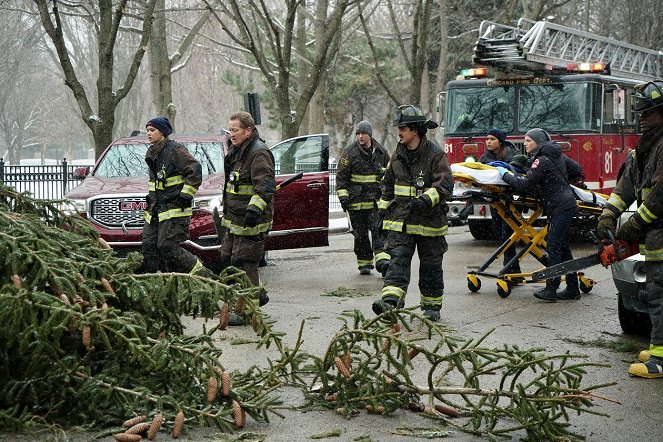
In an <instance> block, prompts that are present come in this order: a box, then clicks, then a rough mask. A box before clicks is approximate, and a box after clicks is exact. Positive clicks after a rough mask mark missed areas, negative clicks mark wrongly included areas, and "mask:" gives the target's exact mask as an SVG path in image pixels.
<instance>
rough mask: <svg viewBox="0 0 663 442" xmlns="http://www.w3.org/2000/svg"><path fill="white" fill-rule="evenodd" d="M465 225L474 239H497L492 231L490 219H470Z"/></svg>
mask: <svg viewBox="0 0 663 442" xmlns="http://www.w3.org/2000/svg"><path fill="white" fill-rule="evenodd" d="M467 225H468V226H469V228H470V233H471V234H472V236H473V237H474V239H478V240H486V239H490V240H493V239H497V236H496V233H495V232H494V231H493V222H492V220H490V219H471V220H469V221H468V222H467Z"/></svg>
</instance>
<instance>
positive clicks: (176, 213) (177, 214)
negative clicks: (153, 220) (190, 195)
mask: <svg viewBox="0 0 663 442" xmlns="http://www.w3.org/2000/svg"><path fill="white" fill-rule="evenodd" d="M191 215H193V209H191V207H187V208H184V209H179V208H178V209H170V210H166V211H165V212H159V222H161V221H165V220H167V219H172V218H183V217H185V216H191Z"/></svg>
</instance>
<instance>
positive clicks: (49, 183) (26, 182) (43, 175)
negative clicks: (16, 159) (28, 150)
mask: <svg viewBox="0 0 663 442" xmlns="http://www.w3.org/2000/svg"><path fill="white" fill-rule="evenodd" d="M79 167H81V166H77V165H71V164H69V163H68V162H67V159H66V158H65V159H63V160H62V163H61V164H56V165H39V166H14V165H8V164H5V161H4V160H3V159H2V158H0V183H1V184H4V185H5V186H9V187H13V188H14V189H15V190H16V191H17V192H30V193H31V194H32V196H33V197H34V198H37V199H43V200H57V199H61V198H63V197H64V194H65V193H67V192H68V191H70V190H71V189H73V188H74V187H76V186H77V185H78V184H79V183H80V180H78V179H76V178H74V170H76V169H77V168H79Z"/></svg>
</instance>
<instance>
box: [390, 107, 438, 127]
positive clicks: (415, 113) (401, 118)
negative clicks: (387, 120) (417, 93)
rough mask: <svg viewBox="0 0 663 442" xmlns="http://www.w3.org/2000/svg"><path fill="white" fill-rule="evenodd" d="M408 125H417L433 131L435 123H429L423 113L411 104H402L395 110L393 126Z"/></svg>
mask: <svg viewBox="0 0 663 442" xmlns="http://www.w3.org/2000/svg"><path fill="white" fill-rule="evenodd" d="M408 124H415V125H417V124H419V125H422V126H425V127H426V128H427V129H435V128H436V127H437V123H435V122H434V121H430V120H428V119H427V118H426V115H424V113H423V111H422V110H421V109H419V108H418V107H416V106H413V105H411V104H404V105H401V106H398V107H397V108H396V116H395V117H394V126H398V127H401V126H406V125H408Z"/></svg>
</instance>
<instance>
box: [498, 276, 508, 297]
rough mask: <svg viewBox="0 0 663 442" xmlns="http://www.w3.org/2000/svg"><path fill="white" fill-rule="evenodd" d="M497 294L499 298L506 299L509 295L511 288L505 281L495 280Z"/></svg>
mask: <svg viewBox="0 0 663 442" xmlns="http://www.w3.org/2000/svg"><path fill="white" fill-rule="evenodd" d="M497 294H498V295H500V298H508V297H509V295H510V294H511V286H510V285H509V283H508V282H507V281H504V280H502V279H498V280H497Z"/></svg>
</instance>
